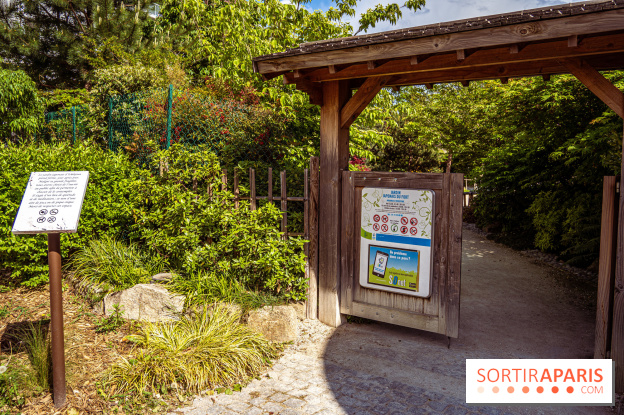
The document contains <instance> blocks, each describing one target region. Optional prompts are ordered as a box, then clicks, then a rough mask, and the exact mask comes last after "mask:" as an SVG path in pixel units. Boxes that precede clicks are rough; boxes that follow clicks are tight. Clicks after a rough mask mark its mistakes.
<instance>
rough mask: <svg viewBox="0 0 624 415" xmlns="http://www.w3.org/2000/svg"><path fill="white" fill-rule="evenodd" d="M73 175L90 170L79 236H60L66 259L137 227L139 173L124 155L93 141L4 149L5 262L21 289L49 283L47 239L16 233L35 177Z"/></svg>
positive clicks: (1, 217)
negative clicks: (134, 195) (134, 185)
mask: <svg viewBox="0 0 624 415" xmlns="http://www.w3.org/2000/svg"><path fill="white" fill-rule="evenodd" d="M71 170H74V171H79V170H87V171H89V184H88V186H87V192H86V195H85V200H84V203H83V205H82V213H81V216H80V226H79V227H78V233H75V234H63V235H62V236H61V246H62V247H63V254H64V255H65V256H66V257H67V256H68V255H69V254H71V253H72V252H74V251H76V250H77V249H80V248H83V247H85V246H86V245H87V243H88V241H90V240H92V239H97V238H99V237H102V236H104V235H109V236H111V237H116V236H120V235H123V234H124V233H125V232H127V229H128V227H129V225H130V223H131V222H132V216H131V211H130V209H129V206H128V200H129V198H130V196H129V192H130V190H129V185H130V182H131V180H132V178H133V176H134V175H135V174H136V170H137V168H136V166H134V165H133V164H132V163H131V162H130V161H129V160H128V158H127V157H126V156H125V155H123V154H115V153H111V152H108V151H105V150H103V149H101V148H100V147H98V146H96V145H93V144H90V143H88V142H85V143H79V144H76V145H75V146H74V147H72V146H70V145H69V144H66V143H60V144H31V145H23V146H14V145H7V146H2V147H0V235H1V237H0V263H2V264H3V267H6V268H8V269H9V270H10V271H11V278H12V280H13V281H14V282H15V283H16V284H20V283H21V284H23V285H26V286H31V287H32V286H37V285H39V284H42V283H45V282H47V280H48V267H47V243H46V238H45V235H20V236H15V235H13V234H12V233H11V227H12V225H13V220H14V218H15V215H16V213H17V209H18V207H19V204H20V202H21V199H22V194H23V192H24V189H25V188H26V183H27V182H28V178H29V177H30V173H31V172H35V171H71Z"/></svg>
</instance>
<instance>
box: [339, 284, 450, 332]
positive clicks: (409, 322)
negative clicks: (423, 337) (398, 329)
mask: <svg viewBox="0 0 624 415" xmlns="http://www.w3.org/2000/svg"><path fill="white" fill-rule="evenodd" d="M369 291H378V290H369ZM351 310H352V311H351V313H352V315H354V316H358V317H364V318H368V319H371V320H376V321H383V322H385V323H391V324H396V325H399V326H403V327H412V328H416V329H420V330H426V331H431V332H434V333H440V331H439V329H438V327H439V322H438V317H436V316H429V315H425V314H417V313H411V312H409V311H403V310H395V309H392V308H390V307H382V306H378V305H370V304H366V303H361V302H358V301H353V303H352V306H351Z"/></svg>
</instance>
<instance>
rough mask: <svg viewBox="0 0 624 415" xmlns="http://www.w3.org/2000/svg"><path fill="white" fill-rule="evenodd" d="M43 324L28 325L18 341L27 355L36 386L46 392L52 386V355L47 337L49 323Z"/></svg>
mask: <svg viewBox="0 0 624 415" xmlns="http://www.w3.org/2000/svg"><path fill="white" fill-rule="evenodd" d="M45 323H46V324H42V323H40V324H37V325H34V324H32V323H30V324H29V325H28V327H27V328H25V329H24V330H22V332H21V333H20V340H21V341H22V343H23V345H24V348H25V349H26V353H27V354H28V360H29V361H30V365H31V367H32V370H33V372H34V374H35V376H34V379H35V381H36V383H37V385H38V386H39V387H40V388H41V389H43V390H48V389H50V385H51V384H52V382H51V380H52V353H51V350H50V338H49V335H48V329H49V321H46V322H45Z"/></svg>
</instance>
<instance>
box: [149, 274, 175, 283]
mask: <svg viewBox="0 0 624 415" xmlns="http://www.w3.org/2000/svg"><path fill="white" fill-rule="evenodd" d="M172 278H173V274H172V273H171V272H161V273H160V274H156V275H152V282H153V283H165V282H169V281H171V279H172Z"/></svg>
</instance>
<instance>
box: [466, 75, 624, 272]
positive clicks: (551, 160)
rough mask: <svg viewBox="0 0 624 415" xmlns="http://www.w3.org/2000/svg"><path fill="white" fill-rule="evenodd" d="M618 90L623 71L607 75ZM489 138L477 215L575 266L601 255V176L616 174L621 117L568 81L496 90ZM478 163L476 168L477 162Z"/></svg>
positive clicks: (528, 82)
mask: <svg viewBox="0 0 624 415" xmlns="http://www.w3.org/2000/svg"><path fill="white" fill-rule="evenodd" d="M607 77H608V78H610V79H611V81H612V82H614V83H615V84H616V85H620V87H621V82H622V79H623V74H622V73H621V72H614V73H611V74H607ZM490 87H491V88H492V89H493V94H492V95H491V99H492V100H493V103H492V104H495V105H491V106H490V109H489V113H488V117H489V118H491V119H493V120H496V123H495V124H492V125H491V127H489V128H490V133H489V135H490V136H491V137H495V138H496V142H497V144H498V145H497V146H496V147H493V148H491V149H489V150H487V151H485V152H483V153H482V156H481V160H482V161H481V165H477V166H476V168H475V169H474V170H473V173H472V174H473V177H478V178H479V191H478V195H477V197H476V199H475V214H476V216H477V220H478V222H479V224H480V225H481V226H488V227H489V228H490V230H493V231H498V232H501V236H502V237H503V238H504V240H506V241H507V242H513V243H514V244H515V245H516V246H519V247H527V246H531V245H532V244H534V245H535V246H537V247H538V248H540V249H544V250H549V251H553V252H557V253H560V254H561V255H562V256H563V258H565V259H567V260H569V261H570V262H571V263H574V264H576V265H582V266H587V265H590V264H591V263H592V262H593V261H594V260H595V259H596V258H597V255H598V238H599V234H600V227H599V223H600V206H601V203H600V198H601V189H602V178H603V176H606V175H615V174H619V168H620V167H619V159H620V154H621V120H619V119H617V116H615V114H614V113H613V112H612V111H610V110H608V109H607V108H606V107H605V106H604V104H602V103H601V102H600V101H599V100H598V98H596V97H595V96H594V95H593V94H592V93H591V92H589V91H588V90H587V89H586V88H585V87H584V86H583V85H581V84H580V83H579V82H578V81H576V80H575V79H574V78H573V77H571V76H557V77H553V78H552V80H551V81H550V82H543V81H542V80H537V79H522V80H516V81H513V82H510V83H509V85H508V86H500V85H495V84H494V85H491V86H490ZM475 164H476V163H475Z"/></svg>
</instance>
